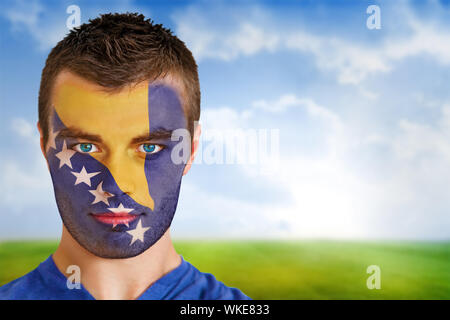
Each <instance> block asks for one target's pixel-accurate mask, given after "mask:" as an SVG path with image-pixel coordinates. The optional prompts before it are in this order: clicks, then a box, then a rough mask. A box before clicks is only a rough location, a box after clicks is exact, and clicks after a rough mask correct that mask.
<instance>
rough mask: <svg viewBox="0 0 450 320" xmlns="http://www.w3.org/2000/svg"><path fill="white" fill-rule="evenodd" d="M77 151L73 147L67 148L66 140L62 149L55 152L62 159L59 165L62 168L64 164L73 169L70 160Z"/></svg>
mask: <svg viewBox="0 0 450 320" xmlns="http://www.w3.org/2000/svg"><path fill="white" fill-rule="evenodd" d="M75 152H76V151H74V150H72V149H67V145H66V140H64V143H63V147H62V150H61V151H60V152H58V153H57V154H55V156H56V157H57V158H58V159H59V160H60V161H59V167H60V168H61V167H62V166H63V165H67V166H68V167H69V168H70V169H72V162H70V158H72V156H73V155H74V153H75Z"/></svg>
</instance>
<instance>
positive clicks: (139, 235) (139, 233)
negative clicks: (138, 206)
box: [127, 220, 150, 246]
mask: <svg viewBox="0 0 450 320" xmlns="http://www.w3.org/2000/svg"><path fill="white" fill-rule="evenodd" d="M148 229H150V227H147V228H143V227H142V222H141V220H139V222H138V224H137V226H136V229H134V230H130V231H127V233H128V234H131V235H132V236H133V239H131V243H130V246H131V245H132V244H133V243H134V242H135V241H137V240H140V241H142V242H144V233H145V232H146V231H147V230H148Z"/></svg>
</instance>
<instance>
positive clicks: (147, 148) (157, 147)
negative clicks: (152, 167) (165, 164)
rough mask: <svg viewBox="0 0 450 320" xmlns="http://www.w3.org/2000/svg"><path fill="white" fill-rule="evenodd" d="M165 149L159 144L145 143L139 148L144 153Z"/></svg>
mask: <svg viewBox="0 0 450 320" xmlns="http://www.w3.org/2000/svg"><path fill="white" fill-rule="evenodd" d="M162 149H163V147H162V146H160V145H158V144H151V143H143V144H141V145H140V146H139V148H138V150H139V151H140V152H144V153H157V152H159V151H161V150H162Z"/></svg>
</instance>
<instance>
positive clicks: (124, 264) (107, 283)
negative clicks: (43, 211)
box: [53, 227, 181, 299]
mask: <svg viewBox="0 0 450 320" xmlns="http://www.w3.org/2000/svg"><path fill="white" fill-rule="evenodd" d="M53 260H54V262H55V264H56V266H57V267H58V269H59V270H60V271H61V272H62V273H63V274H66V273H65V271H66V270H67V267H68V266H69V265H77V266H78V267H79V268H80V271H81V283H82V284H83V286H84V287H85V288H86V290H87V291H89V293H90V294H91V295H92V296H93V297H94V298H95V299H136V298H138V297H139V296H140V295H141V294H142V293H143V292H144V291H145V290H146V289H147V288H148V287H149V286H150V285H151V284H153V283H154V282H155V281H156V280H158V279H159V278H161V277H162V276H163V275H165V274H167V273H168V272H170V271H171V270H173V269H175V268H176V267H178V266H179V265H180V263H181V257H180V256H179V255H178V254H177V252H176V251H175V248H174V247H173V244H172V240H171V238H170V233H169V229H168V230H167V231H166V233H165V234H164V235H163V236H162V237H161V239H159V240H158V241H157V242H156V243H155V244H154V245H153V246H152V247H150V248H149V249H147V251H145V252H143V253H141V254H140V255H138V256H136V257H133V258H128V259H104V258H100V257H97V256H95V255H93V254H92V253H90V252H88V251H87V250H86V249H84V248H83V247H81V246H80V245H79V244H78V242H77V241H76V240H75V239H74V238H73V237H72V236H71V235H70V233H69V232H68V231H67V229H66V228H65V227H63V232H62V237H61V242H60V244H59V246H58V248H57V249H56V251H55V253H54V254H53Z"/></svg>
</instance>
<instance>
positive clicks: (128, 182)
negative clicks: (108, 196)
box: [106, 154, 135, 195]
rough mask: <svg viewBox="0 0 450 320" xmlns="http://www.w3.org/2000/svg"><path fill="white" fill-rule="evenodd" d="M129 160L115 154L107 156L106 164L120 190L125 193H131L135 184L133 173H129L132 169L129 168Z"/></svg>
mask: <svg viewBox="0 0 450 320" xmlns="http://www.w3.org/2000/svg"><path fill="white" fill-rule="evenodd" d="M129 162H130V161H129V160H128V161H127V159H126V157H125V156H121V155H119V154H115V155H111V156H110V157H109V159H108V161H107V163H106V166H107V167H108V169H109V171H110V172H111V174H112V176H113V179H114V180H115V182H116V184H117V185H118V187H119V188H120V190H121V191H122V192H123V193H125V194H127V195H132V194H133V193H134V191H135V185H134V181H133V175H132V174H130V171H132V169H131V168H130V166H131V164H130V163H129Z"/></svg>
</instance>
